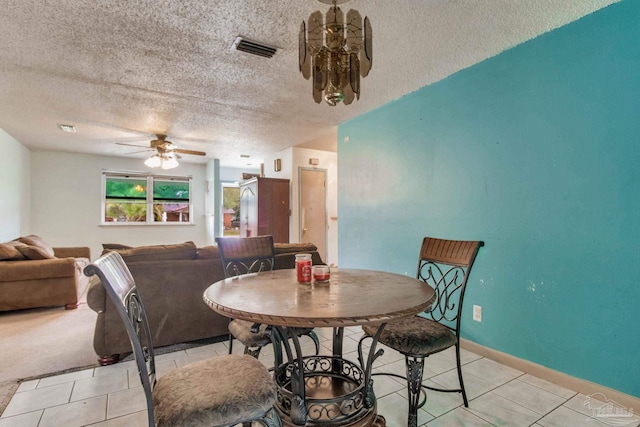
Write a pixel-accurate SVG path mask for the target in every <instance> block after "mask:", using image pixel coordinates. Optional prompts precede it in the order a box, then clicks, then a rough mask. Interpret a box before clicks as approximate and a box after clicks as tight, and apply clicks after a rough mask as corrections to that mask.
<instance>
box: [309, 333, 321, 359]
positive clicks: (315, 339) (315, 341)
mask: <svg viewBox="0 0 640 427" xmlns="http://www.w3.org/2000/svg"><path fill="white" fill-rule="evenodd" d="M307 336H308V337H309V338H311V339H312V340H313V344H314V345H315V346H316V356H317V355H318V354H320V339H319V338H318V335H316V333H315V332H314V331H309V333H308V334H307Z"/></svg>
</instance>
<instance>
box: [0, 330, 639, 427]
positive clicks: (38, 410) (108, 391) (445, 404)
mask: <svg viewBox="0 0 640 427" xmlns="http://www.w3.org/2000/svg"><path fill="white" fill-rule="evenodd" d="M316 331H318V333H319V336H320V338H321V344H322V353H323V354H330V352H331V330H330V329H316ZM360 336H361V329H360V328H358V327H354V328H346V330H345V339H344V345H343V348H344V354H345V356H346V357H348V358H352V359H353V360H356V359H357V353H356V351H357V343H358V339H359V338H360ZM303 340H304V341H303V345H304V349H305V353H311V352H312V349H313V345H312V343H311V341H310V340H309V341H306V340H307V337H303ZM236 350H237V351H238V352H241V351H242V347H241V346H240V345H235V346H234V352H235V351H236ZM226 353H227V343H226V342H223V343H217V344H211V345H207V346H202V347H196V348H192V349H189V350H183V351H178V352H174V353H168V354H163V355H159V356H157V357H156V361H157V363H156V365H157V371H158V376H162V374H163V373H166V372H168V371H170V370H171V369H174V368H176V367H178V366H183V365H185V364H187V363H190V362H193V361H195V360H200V359H202V358H206V357H212V356H216V355H224V354H226ZM262 353H263V354H261V356H260V359H261V360H262V361H263V362H264V363H265V365H267V366H269V365H270V364H273V351H272V349H271V348H265V349H264V350H263V352H262ZM462 360H463V365H464V366H463V374H464V380H465V385H466V388H467V394H468V397H469V400H470V402H469V407H468V408H465V407H464V406H463V405H462V397H461V396H460V395H459V394H457V393H450V394H446V393H437V392H429V395H428V401H427V404H426V405H425V406H423V407H422V408H421V409H420V410H419V415H418V420H419V421H418V424H419V425H420V426H428V427H451V426H464V427H475V426H535V427H574V426H588V427H606V426H607V425H613V424H606V423H604V422H601V421H599V420H596V419H594V409H595V408H597V407H599V406H601V405H605V404H604V402H600V401H596V400H593V399H591V400H589V397H588V396H585V395H582V394H579V393H576V392H574V391H571V390H567V389H566V388H562V387H560V386H558V385H555V384H552V383H550V382H547V381H544V380H542V379H539V378H536V377H533V376H531V375H528V374H525V373H523V372H520V371H517V370H514V369H512V368H509V367H507V366H504V365H501V364H499V363H496V362H494V361H492V360H489V359H486V358H483V357H480V356H478V355H476V354H473V353H470V352H468V351H464V350H463V352H462ZM425 365H426V366H425V371H424V380H425V382H426V383H428V384H431V385H435V386H441V387H451V386H456V385H457V373H456V369H455V367H456V364H455V354H454V352H453V351H452V350H448V351H445V352H442V353H439V354H436V355H433V356H431V357H429V358H428V359H427V360H426V363H425ZM374 368H375V371H377V372H381V371H384V372H393V373H397V374H400V375H404V373H405V367H404V357H403V356H402V355H400V354H399V353H397V352H395V351H393V350H390V349H385V353H384V355H383V356H382V357H380V358H379V359H378V360H376V363H375V365H374ZM374 388H375V393H376V396H377V397H378V413H380V414H382V415H384V417H385V418H386V420H387V426H389V427H402V426H406V423H407V413H406V412H407V407H408V403H407V399H406V392H405V383H404V380H402V379H397V378H394V377H390V376H375V377H374ZM637 418H638V417H637V416H636V417H634V420H635V421H633V422H632V423H629V424H627V425H630V426H637V425H639V423H638V419H637ZM604 421H609V422H611V421H614V420H612V419H604ZM615 421H624V420H620V419H617V420H615ZM61 426H64V427H77V426H93V427H138V426H139V427H144V426H146V406H145V400H144V393H143V391H142V387H141V385H140V381H139V379H138V376H137V370H136V368H135V364H134V363H133V362H124V363H118V364H115V365H111V366H105V367H98V368H94V369H88V370H83V371H78V372H73V373H68V374H63V375H58V376H53V377H48V378H43V379H40V380H33V381H28V382H24V383H22V384H21V385H20V387H19V388H18V391H17V392H16V394H15V395H14V396H13V398H12V399H11V401H10V402H9V405H8V406H7V408H6V409H5V411H4V413H3V414H2V416H1V417H0V427H61Z"/></svg>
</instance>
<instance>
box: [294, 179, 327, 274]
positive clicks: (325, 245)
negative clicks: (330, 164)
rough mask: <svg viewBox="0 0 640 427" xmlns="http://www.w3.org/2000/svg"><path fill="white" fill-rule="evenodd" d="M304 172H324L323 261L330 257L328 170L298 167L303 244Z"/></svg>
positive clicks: (299, 234)
mask: <svg viewBox="0 0 640 427" xmlns="http://www.w3.org/2000/svg"><path fill="white" fill-rule="evenodd" d="M303 171H312V172H322V173H323V174H324V250H325V253H324V254H320V255H321V256H322V255H324V256H323V258H322V259H323V260H325V262H326V260H327V259H328V257H329V229H328V228H329V200H328V191H327V176H328V170H327V169H322V168H310V167H304V166H299V167H298V242H302V227H303V224H302V173H303Z"/></svg>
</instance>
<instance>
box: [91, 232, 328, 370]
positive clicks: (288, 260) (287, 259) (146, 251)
mask: <svg viewBox="0 0 640 427" xmlns="http://www.w3.org/2000/svg"><path fill="white" fill-rule="evenodd" d="M104 246H105V251H108V250H115V251H116V252H119V253H120V255H122V257H123V259H124V261H125V263H126V264H127V266H128V267H129V270H130V271H131V274H132V275H133V277H134V279H135V281H136V285H137V287H138V290H139V292H140V295H141V296H142V300H143V302H144V305H145V309H146V310H147V315H148V317H149V323H150V326H151V331H152V334H153V343H154V346H155V347H161V346H167V345H172V344H177V343H183V342H188V341H194V340H199V339H205V338H213V337H218V336H220V337H226V336H227V335H228V333H229V332H228V329H227V325H228V323H229V319H228V318H226V317H224V316H221V315H219V314H217V313H215V312H213V311H212V310H211V309H210V308H209V307H208V306H207V305H206V304H205V303H204V301H203V300H202V295H203V293H204V291H205V289H206V288H207V287H208V286H209V285H211V284H212V283H214V282H216V281H218V280H221V279H224V271H223V269H222V263H221V261H220V256H219V255H218V248H217V247H216V246H207V247H203V248H197V247H196V246H195V245H194V244H193V243H192V242H186V243H182V244H177V245H162V246H142V247H137V248H128V247H123V246H122V245H104ZM275 251H276V262H275V268H276V269H280V268H293V267H294V266H295V254H297V253H302V252H304V253H311V254H312V256H313V263H314V264H322V263H323V262H322V259H321V258H320V255H319V254H318V252H317V248H316V246H315V245H312V244H309V243H306V244H305V243H303V244H294V243H276V244H275ZM87 302H88V304H89V306H90V307H91V308H92V309H93V310H94V311H96V312H97V313H98V318H97V320H96V327H95V331H94V337H93V346H94V349H95V351H96V354H97V355H98V356H99V359H98V361H99V362H100V364H102V365H107V364H111V363H115V362H117V361H118V360H119V358H120V355H121V354H126V353H130V352H131V344H130V343H129V339H128V338H127V334H126V332H125V330H124V327H123V326H122V321H121V320H120V319H119V318H118V313H117V312H116V310H115V308H114V307H113V306H112V305H111V302H110V301H109V300H108V298H107V296H106V293H105V291H104V288H103V287H102V284H101V283H100V282H99V280H97V278H96V277H95V276H94V277H93V278H92V281H91V285H90V287H89V292H88V296H87Z"/></svg>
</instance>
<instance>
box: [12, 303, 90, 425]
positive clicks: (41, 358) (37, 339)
mask: <svg viewBox="0 0 640 427" xmlns="http://www.w3.org/2000/svg"><path fill="white" fill-rule="evenodd" d="M96 316H97V314H96V313H95V312H94V311H93V310H91V309H90V308H89V307H88V306H87V304H86V303H82V304H80V307H78V308H77V309H75V310H65V309H64V308H61V307H58V308H42V309H31V310H19V311H14V312H0V348H1V349H2V356H1V357H0V414H1V413H2V411H3V410H4V407H5V406H6V403H8V398H10V396H11V395H12V394H13V392H15V388H16V384H18V383H19V381H20V380H22V379H25V378H32V377H42V376H47V375H50V374H52V373H56V372H61V371H67V370H71V369H76V368H84V367H89V366H98V356H96V354H95V352H94V351H93V329H94V326H95V321H96ZM5 400H6V402H3V401H5ZM3 403H4V404H3Z"/></svg>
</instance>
